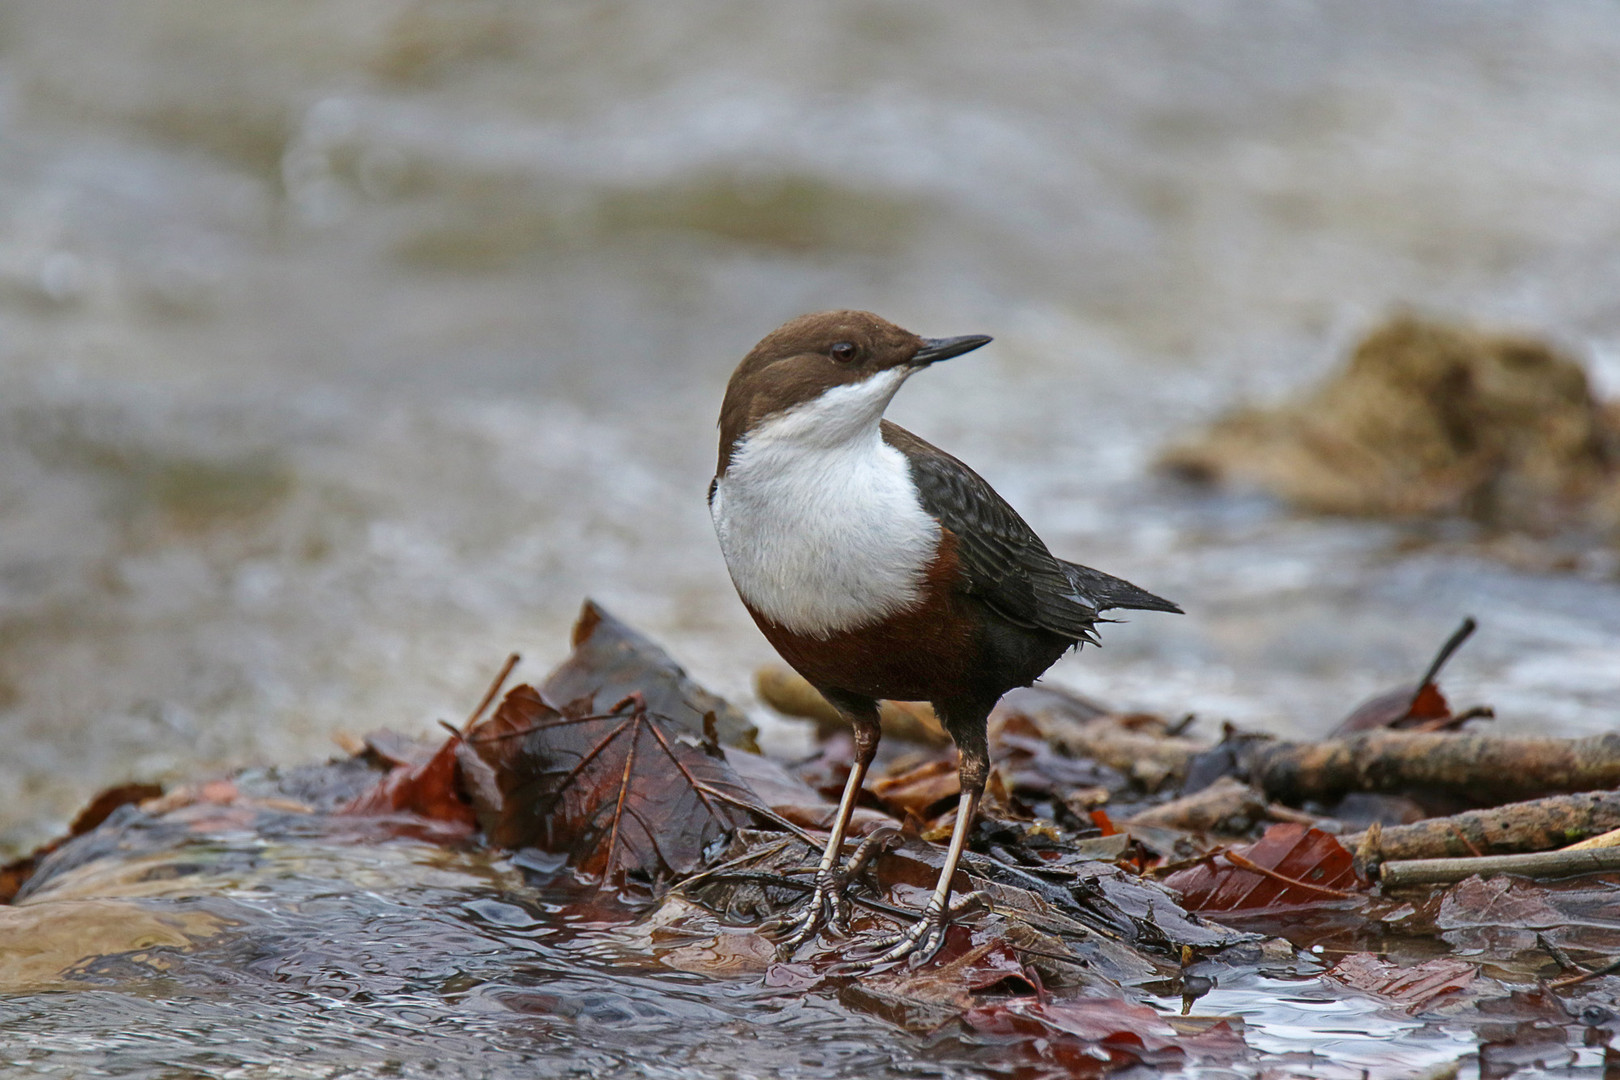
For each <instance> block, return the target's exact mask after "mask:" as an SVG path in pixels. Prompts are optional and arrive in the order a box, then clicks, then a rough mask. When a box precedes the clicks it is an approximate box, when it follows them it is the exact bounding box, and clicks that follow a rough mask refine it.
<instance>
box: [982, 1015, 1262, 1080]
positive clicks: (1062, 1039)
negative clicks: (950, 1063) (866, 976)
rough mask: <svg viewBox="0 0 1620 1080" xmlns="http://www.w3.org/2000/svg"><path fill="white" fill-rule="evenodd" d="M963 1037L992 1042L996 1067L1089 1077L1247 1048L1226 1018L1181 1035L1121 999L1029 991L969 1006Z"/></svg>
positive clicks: (1223, 1057) (1216, 1058) (1225, 1058)
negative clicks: (1061, 996)
mask: <svg viewBox="0 0 1620 1080" xmlns="http://www.w3.org/2000/svg"><path fill="white" fill-rule="evenodd" d="M960 1024H961V1028H962V1030H963V1033H964V1036H965V1039H964V1041H969V1042H972V1043H976V1044H979V1045H986V1046H991V1047H994V1048H995V1055H996V1063H997V1066H998V1069H997V1071H998V1072H1001V1071H1002V1070H1008V1071H1013V1074H1014V1075H1017V1076H1021V1077H1041V1078H1045V1077H1054V1078H1055V1077H1093V1076H1102V1075H1105V1074H1107V1073H1110V1072H1114V1071H1115V1070H1118V1069H1122V1068H1125V1067H1127V1066H1131V1065H1149V1066H1158V1067H1168V1066H1176V1065H1181V1064H1184V1063H1187V1062H1188V1061H1194V1062H1201V1063H1221V1062H1233V1061H1238V1060H1241V1059H1242V1058H1243V1057H1245V1056H1246V1055H1247V1052H1248V1048H1247V1047H1246V1046H1245V1045H1244V1042H1243V1038H1242V1036H1241V1035H1240V1034H1239V1033H1238V1032H1237V1031H1236V1030H1235V1029H1233V1028H1232V1027H1231V1026H1230V1025H1229V1024H1225V1023H1219V1024H1216V1025H1214V1026H1212V1027H1209V1028H1207V1029H1205V1030H1203V1031H1201V1032H1199V1033H1196V1034H1191V1035H1183V1034H1181V1033H1180V1032H1178V1031H1177V1029H1176V1028H1175V1027H1174V1026H1172V1025H1171V1023H1170V1022H1169V1020H1168V1019H1166V1018H1165V1017H1164V1016H1162V1015H1161V1014H1159V1013H1157V1012H1155V1011H1153V1010H1152V1009H1150V1008H1148V1007H1147V1006H1146V1005H1138V1004H1135V1003H1132V1002H1129V1001H1124V1000H1120V999H1118V998H1105V997H1083V998H1066V999H1056V1000H1054V999H1045V1000H1040V999H1037V998H1034V997H1024V998H1014V999H1012V1000H1010V1001H1004V1002H998V1003H995V1004H992V1005H986V1006H982V1007H980V1008H976V1009H971V1010H969V1011H967V1012H965V1013H963V1014H962V1017H961V1020H960Z"/></svg>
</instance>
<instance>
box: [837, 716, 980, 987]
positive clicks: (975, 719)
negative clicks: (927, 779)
mask: <svg viewBox="0 0 1620 1080" xmlns="http://www.w3.org/2000/svg"><path fill="white" fill-rule="evenodd" d="M941 704H944V703H941ZM935 709H936V711H937V712H938V713H939V715H940V717H941V718H942V719H943V720H944V721H945V722H946V723H945V729H946V730H947V731H949V732H950V734H951V738H953V739H955V740H956V746H957V750H958V751H959V752H960V754H961V762H960V764H959V765H958V766H957V775H958V776H959V777H961V783H962V797H961V799H960V800H959V801H958V802H957V804H956V827H955V828H954V829H952V830H951V846H950V847H948V848H946V849H945V865H944V866H943V867H942V868H941V869H940V872H939V883H938V884H937V885H936V886H935V887H934V895H933V896H932V897H930V898H929V900H928V905H927V906H926V907H924V908H923V910H922V917H921V918H919V919H918V920H917V922H916V923H915V924H913V925H912V926H911V928H910V929H908V930H906V931H905V932H904V933H902V934H901V935H900V936H899V937H898V938H894V939H891V941H890V942H885V944H889V945H890V947H889V948H888V949H887V950H885V951H884V952H882V953H880V954H879V955H878V956H876V957H874V958H873V959H871V960H865V961H862V962H861V964H860V965H859V966H861V967H872V966H875V965H877V964H886V963H888V962H890V961H892V960H899V959H902V958H904V957H907V956H912V955H915V956H916V957H917V958H918V960H919V961H926V960H928V958H929V957H931V956H933V955H934V954H935V953H936V952H938V951H939V947H940V946H941V945H943V944H945V927H946V926H947V925H949V923H950V921H951V882H952V880H953V879H954V878H955V877H956V867H957V865H958V864H960V863H961V861H962V851H963V850H964V849H965V848H966V847H967V838H968V834H969V833H971V832H972V831H973V819H974V817H975V816H976V815H977V814H978V811H979V802H980V800H982V799H983V798H984V785H985V782H986V781H988V780H989V779H990V748H989V746H988V745H987V744H986V741H985V720H984V718H985V716H986V715H987V714H988V713H989V709H988V708H984V709H957V708H941V707H940V705H936V706H935ZM957 718H966V719H967V720H968V721H970V722H969V723H963V724H957V723H952V721H953V720H955V719H957Z"/></svg>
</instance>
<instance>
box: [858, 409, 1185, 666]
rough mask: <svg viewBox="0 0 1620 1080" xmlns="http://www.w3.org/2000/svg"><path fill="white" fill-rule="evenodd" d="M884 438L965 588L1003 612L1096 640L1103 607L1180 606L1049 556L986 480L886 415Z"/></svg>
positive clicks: (1026, 624)
mask: <svg viewBox="0 0 1620 1080" xmlns="http://www.w3.org/2000/svg"><path fill="white" fill-rule="evenodd" d="M883 438H884V441H886V442H887V443H889V445H891V446H893V447H894V448H895V449H897V450H899V451H901V452H902V453H904V454H905V455H906V457H907V459H908V460H909V462H910V464H911V476H912V479H913V480H914V481H915V482H916V484H917V491H918V494H919V496H920V497H921V499H922V503H923V508H924V509H925V510H927V511H928V513H930V514H932V515H933V516H934V517H935V518H937V519H938V520H939V523H940V524H941V525H943V526H944V527H945V528H947V529H949V530H950V531H951V532H952V533H953V534H955V536H956V540H957V558H958V560H959V561H960V563H961V568H962V572H963V576H964V586H963V588H964V591H965V592H967V593H968V594H969V595H972V596H976V597H978V598H979V599H980V600H983V601H984V602H985V603H986V604H988V605H989V606H990V607H991V608H992V609H994V610H995V611H996V612H997V613H998V614H1000V615H1001V616H1002V617H1004V618H1006V619H1008V620H1009V621H1011V622H1013V623H1015V624H1017V625H1019V626H1024V627H1028V628H1031V629H1042V630H1048V631H1050V632H1052V633H1055V634H1060V635H1062V636H1064V637H1067V638H1071V639H1073V640H1075V641H1092V642H1095V641H1096V640H1097V638H1096V634H1095V631H1094V630H1093V625H1094V624H1095V623H1096V622H1097V621H1098V618H1097V613H1098V612H1100V611H1106V610H1107V609H1109V608H1120V607H1128V608H1150V609H1154V610H1160V611H1180V610H1181V609H1180V608H1178V607H1176V605H1174V604H1172V603H1170V602H1169V601H1168V600H1164V599H1161V598H1159V597H1157V596H1154V595H1153V594H1152V593H1150V592H1147V591H1145V590H1143V589H1139V588H1137V587H1136V586H1135V585H1132V584H1131V583H1130V582H1128V581H1123V580H1121V579H1119V578H1116V577H1112V576H1110V575H1108V574H1104V573H1102V572H1101V571H1098V570H1093V569H1091V568H1090V567H1085V566H1079V565H1076V564H1074V563H1069V562H1064V561H1063V560H1061V559H1059V558H1057V557H1056V556H1054V555H1053V554H1052V553H1051V552H1050V551H1048V550H1047V547H1046V544H1045V543H1043V542H1042V540H1041V538H1040V537H1039V536H1037V535H1035V530H1034V529H1031V528H1030V527H1029V524H1028V523H1027V522H1025V521H1024V519H1023V518H1021V517H1019V516H1018V511H1016V510H1014V509H1013V508H1012V507H1011V506H1009V505H1008V504H1007V501H1006V500H1005V499H1003V498H1002V497H1001V496H1000V495H998V494H996V490H995V489H994V488H992V487H991V486H990V485H989V484H988V483H987V482H986V481H985V480H984V478H983V477H981V476H980V475H979V474H978V473H976V472H974V471H973V470H972V469H970V468H968V467H967V466H966V465H964V464H962V462H960V461H958V460H957V459H956V458H954V457H952V456H951V455H950V454H947V453H946V452H945V451H943V450H941V449H939V448H938V447H936V446H934V445H932V444H931V443H928V442H926V441H924V440H923V439H919V438H918V437H917V436H915V435H913V434H912V433H911V432H909V431H907V430H906V429H905V428H902V427H900V426H899V425H896V424H891V423H889V422H888V421H887V420H885V421H884V422H883Z"/></svg>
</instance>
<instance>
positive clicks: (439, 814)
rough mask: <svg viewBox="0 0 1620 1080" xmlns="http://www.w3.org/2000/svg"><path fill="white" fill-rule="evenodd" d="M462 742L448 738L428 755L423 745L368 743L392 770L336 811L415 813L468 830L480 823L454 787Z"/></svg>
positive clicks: (457, 788)
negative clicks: (389, 763)
mask: <svg viewBox="0 0 1620 1080" xmlns="http://www.w3.org/2000/svg"><path fill="white" fill-rule="evenodd" d="M460 743H461V739H460V738H459V737H457V736H451V737H450V738H447V739H446V740H445V741H444V742H443V744H441V745H440V746H439V747H438V749H436V750H432V751H431V752H429V745H428V744H425V743H402V742H400V741H398V740H397V739H393V738H388V739H380V738H379V739H368V740H367V747H368V748H370V749H372V750H373V752H374V753H375V754H376V755H377V756H378V757H379V758H381V759H383V760H385V761H392V762H394V767H393V768H392V769H390V770H389V771H388V773H387V775H385V776H383V778H382V779H380V780H378V781H377V783H376V784H375V785H374V786H372V787H371V788H369V789H367V790H366V791H364V792H362V793H361V794H360V795H358V796H357V797H356V798H355V799H354V800H353V801H352V802H350V803H349V804H348V805H347V806H345V807H343V809H342V810H341V811H340V812H341V813H345V814H356V815H382V814H414V815H417V816H419V817H424V818H428V819H430V820H433V821H438V822H444V823H446V824H450V825H455V826H461V827H463V828H465V829H467V830H468V831H471V830H472V829H473V828H475V827H476V826H477V824H478V819H477V818H476V817H475V816H474V815H473V809H472V806H471V805H470V804H469V803H468V802H467V799H466V797H465V796H464V795H462V793H461V789H460V786H459V785H458V784H457V765H456V753H457V747H458V746H459V745H460Z"/></svg>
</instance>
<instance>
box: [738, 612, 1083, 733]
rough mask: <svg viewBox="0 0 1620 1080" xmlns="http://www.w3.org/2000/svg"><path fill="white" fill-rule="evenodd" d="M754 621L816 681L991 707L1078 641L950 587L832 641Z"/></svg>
mask: <svg viewBox="0 0 1620 1080" xmlns="http://www.w3.org/2000/svg"><path fill="white" fill-rule="evenodd" d="M750 611H752V609H750ZM754 621H755V622H756V623H758V624H759V628H760V630H761V631H762V632H763V633H764V634H765V637H766V638H767V639H769V641H770V643H771V644H772V645H773V646H775V647H776V651H777V652H779V653H781V654H782V659H784V660H786V661H787V662H788V663H789V664H791V665H792V666H793V668H794V669H795V670H796V671H798V672H799V674H801V675H803V676H804V677H805V678H806V679H808V680H809V681H810V682H811V683H812V684H814V685H815V686H818V687H822V688H830V689H835V690H843V691H845V692H847V693H851V694H859V695H862V696H864V697H871V698H887V699H889V700H892V701H932V702H936V703H938V702H942V701H952V700H966V699H971V700H974V701H980V702H984V703H985V707H986V708H988V707H989V704H990V703H993V702H994V701H995V700H996V699H997V698H999V697H1000V696H1001V695H1002V694H1004V693H1006V692H1007V691H1008V690H1010V689H1012V688H1013V687H1015V686H1027V685H1029V684H1030V683H1031V682H1033V681H1034V680H1035V679H1036V678H1038V677H1039V676H1040V674H1041V673H1042V672H1044V671H1045V670H1046V669H1047V668H1049V667H1051V666H1052V664H1053V663H1054V662H1055V661H1056V660H1057V658H1058V657H1060V656H1062V655H1063V653H1064V652H1065V651H1067V649H1068V648H1069V647H1070V646H1071V645H1072V644H1073V642H1071V641H1069V640H1067V639H1065V638H1063V637H1060V636H1059V635H1056V634H1052V633H1048V632H1046V631H1043V630H1029V629H1024V628H1022V627H1018V626H1014V625H1013V624H1011V623H1008V622H1006V621H1005V620H1002V619H1000V618H999V617H998V616H996V615H995V614H994V613H993V612H991V611H990V610H989V609H988V608H986V607H985V606H984V605H982V604H980V603H979V602H978V601H977V600H974V599H972V598H970V597H963V596H960V595H955V594H952V593H949V592H944V591H940V592H935V593H933V595H932V596H931V597H930V598H929V599H928V600H927V601H926V602H925V603H923V604H922V605H919V606H918V607H916V608H913V609H911V610H908V611H905V612H902V613H900V614H898V615H894V616H891V617H889V618H886V619H882V620H880V621H877V622H874V623H871V624H869V625H866V626H861V627H857V628H855V629H853V630H846V631H842V632H840V633H835V634H833V635H832V636H831V637H827V638H816V637H810V636H807V635H803V634H795V633H793V632H792V631H790V630H786V629H784V628H783V627H781V626H778V625H777V624H775V623H773V622H771V621H770V620H769V619H765V618H763V617H761V616H760V615H758V614H754Z"/></svg>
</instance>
